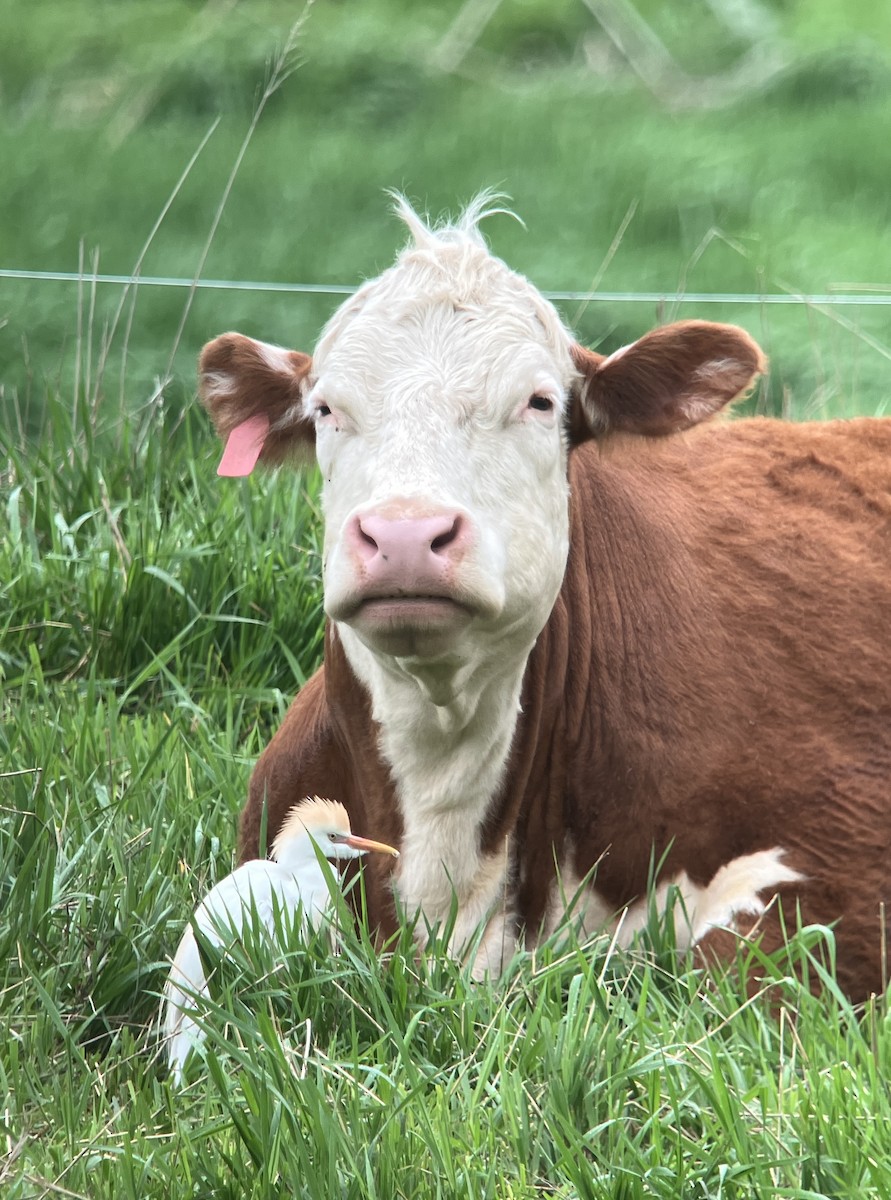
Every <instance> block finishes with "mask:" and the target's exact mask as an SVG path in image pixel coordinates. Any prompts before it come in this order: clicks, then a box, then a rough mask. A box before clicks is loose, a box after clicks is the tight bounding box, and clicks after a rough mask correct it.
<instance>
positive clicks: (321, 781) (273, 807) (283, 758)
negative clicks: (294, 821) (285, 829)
mask: <svg viewBox="0 0 891 1200" xmlns="http://www.w3.org/2000/svg"><path fill="white" fill-rule="evenodd" d="M346 782H347V781H346V779H345V772H344V770H343V756H342V755H340V754H339V753H338V750H337V739H336V736H335V731H334V727H333V724H332V720H331V711H330V707H329V704H328V697H327V694H326V687H325V668H324V667H320V668H319V670H318V671H316V673H315V674H314V675H313V676H312V677H311V678H310V679H309V680H308V681H307V682H306V683H305V684H304V686H303V687H302V688H301V689H300V691H299V692H298V693H297V696H296V697H295V699H294V701H293V702H292V704H291V706H290V708H289V709H288V712H287V714H286V715H285V719H284V721H283V722H282V724H281V726H280V727H279V729H278V731H277V732H276V734H275V736H274V737H273V739H272V741H271V742H270V743H269V745H268V746H267V747H266V749H265V750H264V751H263V753H262V754H261V755H260V758H259V759H258V761H257V764H256V766H255V768H254V771H253V774H252V776H251V782H250V790H249V796H248V802H247V805H246V807H245V809H244V812H243V813H242V817H241V828H240V834H239V858H240V859H241V860H242V861H244V860H245V859H248V858H256V857H258V856H259V854H260V851H261V841H265V844H266V846H267V847H268V845H269V844H270V843H271V841H272V839H273V837H274V836H275V834H276V832H277V831H278V830H279V829H280V828H281V825H282V822H283V821H284V818H285V815H286V814H287V812H288V810H289V809H290V808H291V807H292V806H293V805H294V804H297V803H298V802H299V801H300V800H302V799H304V797H306V796H311V795H318V796H325V797H328V798H330V799H333V800H339V801H340V802H341V803H342V804H344V805H345V806H346V808H347V811H348V812H349V810H350V805H349V803H348V799H349V797H348V794H347V793H348V788H347V787H346ZM264 830H265V834H266V836H265V838H264V837H263V833H264Z"/></svg>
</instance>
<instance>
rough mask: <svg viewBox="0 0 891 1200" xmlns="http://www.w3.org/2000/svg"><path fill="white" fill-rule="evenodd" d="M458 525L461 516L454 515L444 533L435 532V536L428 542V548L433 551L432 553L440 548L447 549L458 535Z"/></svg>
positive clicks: (436, 552) (459, 524) (435, 552)
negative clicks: (449, 526)
mask: <svg viewBox="0 0 891 1200" xmlns="http://www.w3.org/2000/svg"><path fill="white" fill-rule="evenodd" d="M460 526H461V518H460V517H455V519H454V521H453V522H452V525H451V528H450V529H447V530H446V531H445V532H444V533H440V534H437V536H436V537H435V538H434V539H433V541H432V542H431V543H430V549H431V550H432V551H433V552H434V554H438V553H439V551H440V550H445V549H447V548H448V547H449V546H450V545H451V544H452V542H454V541H455V539H456V538H457V536H458V533H459V530H460Z"/></svg>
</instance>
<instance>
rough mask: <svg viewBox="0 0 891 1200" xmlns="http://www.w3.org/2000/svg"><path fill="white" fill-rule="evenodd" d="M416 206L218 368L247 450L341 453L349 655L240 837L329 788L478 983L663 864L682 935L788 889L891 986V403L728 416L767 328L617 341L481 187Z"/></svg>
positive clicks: (303, 703)
mask: <svg viewBox="0 0 891 1200" xmlns="http://www.w3.org/2000/svg"><path fill="white" fill-rule="evenodd" d="M396 207H397V210H398V213H399V216H400V217H401V218H402V220H403V221H404V222H405V224H406V225H407V226H408V230H409V237H410V240H409V243H408V245H407V247H406V248H405V249H404V250H403V251H402V253H401V254H400V255H399V256H398V258H397V260H396V262H395V264H394V265H393V266H392V267H391V268H390V269H388V270H386V271H385V272H384V273H383V274H382V275H380V276H379V277H378V278H375V279H372V280H370V281H368V282H366V283H365V284H364V285H363V286H361V287H360V288H359V289H358V291H357V292H356V293H355V294H354V295H353V296H352V297H350V298H349V299H348V300H347V301H346V302H345V303H344V304H343V306H342V307H341V308H340V309H339V310H338V311H337V312H336V313H335V314H334V316H333V317H332V318H331V320H330V321H329V323H328V324H327V326H326V328H325V330H324V331H323V333H322V336H321V339H320V341H319V343H318V345H317V347H316V349H315V351H314V353H313V354H312V356H311V357H310V356H309V355H307V354H304V353H300V352H297V351H294V350H287V349H283V348H281V347H279V346H275V345H270V344H267V343H264V342H259V341H255V340H253V339H251V338H248V337H246V336H243V335H241V334H237V333H227V334H223V335H222V336H220V337H218V338H217V339H216V340H214V341H212V342H210V343H209V344H208V345H207V346H206V347H205V348H204V350H203V352H202V355H201V359H200V365H199V373H200V395H201V399H202V402H203V404H204V405H205V407H206V408H207V410H208V411H209V413H210V415H211V417H212V419H213V422H214V424H215V426H216V430H217V432H218V433H219V435H220V436H221V438H222V439H223V440H224V441H225V442H226V450H225V453H224V458H223V463H222V464H221V468H220V469H221V472H224V473H228V474H246V473H248V472H249V471H250V470H251V469H252V467H253V465H254V464H255V462H257V461H260V462H261V463H266V464H267V465H277V464H282V463H287V462H289V461H291V462H300V461H306V460H309V459H312V458H313V457H315V459H316V461H317V462H318V464H319V467H320V468H321V474H322V505H323V513H324V522H325V536H324V556H323V583H324V605H325V613H326V618H327V620H326V633H325V651H324V665H323V666H322V667H321V668H320V670H319V671H318V672H317V673H316V674H315V675H314V676H313V677H312V678H311V679H310V680H309V682H308V683H307V684H306V685H305V686H304V687H303V688H302V689H301V690H300V692H299V693H298V695H297V697H296V699H295V700H294V702H293V704H292V706H291V707H290V709H289V711H288V713H287V714H286V716H285V719H284V722H283V724H282V725H281V727H280V728H279V730H278V732H277V733H276V734H275V736H274V737H273V738H272V740H271V742H270V743H269V745H268V746H267V748H266V749H265V751H264V752H263V754H262V755H261V757H260V758H259V760H258V762H257V764H256V766H255V769H254V771H253V775H252V779H251V783H250V792H249V799H248V802H247V805H246V808H245V809H244V812H243V814H242V818H241V825H240V857H241V858H242V859H245V858H249V857H251V856H254V855H256V854H257V853H258V849H259V848H260V836H261V829H265V833H266V838H267V840H268V841H269V842H271V841H272V840H273V838H274V837H275V835H276V833H277V832H278V830H279V829H280V827H281V824H282V821H283V819H284V817H285V814H286V813H287V812H288V810H289V809H290V808H291V807H292V806H293V804H294V803H295V802H297V801H299V800H300V799H301V798H302V797H303V796H305V795H312V794H316V793H317V794H320V795H325V796H330V797H331V798H332V799H334V800H338V801H340V802H341V803H342V804H344V805H345V806H346V808H347V810H348V812H349V815H350V819H351V821H352V823H353V825H354V826H355V827H356V828H361V829H362V830H363V831H364V832H367V833H368V834H369V835H370V836H373V837H374V838H377V839H380V840H382V841H385V842H388V843H391V844H393V845H396V846H398V847H399V848H400V850H401V857H400V858H399V860H398V863H394V861H393V860H387V861H386V862H385V861H384V860H383V859H378V860H375V861H373V862H369V863H368V864H367V869H366V884H367V911H368V916H369V919H370V921H371V922H372V924H373V926H374V927H375V928H376V929H377V930H378V931H379V933H380V935H381V936H382V937H385V936H386V935H388V934H389V933H392V932H393V931H394V930H396V929H397V928H398V926H399V922H400V921H403V920H416V925H415V928H416V930H421V931H422V936H423V937H426V931H427V930H428V929H432V928H436V927H449V928H450V929H451V934H450V941H449V946H450V949H451V951H452V952H453V953H454V954H456V955H467V956H469V957H470V959H471V963H472V968H473V970H474V972H475V973H476V974H477V975H478V976H479V975H485V974H486V973H487V972H488V973H492V974H495V973H497V972H498V971H500V970H501V969H502V967H503V964H504V961H505V958H506V956H509V955H510V954H511V953H513V951H514V949H515V947H516V946H517V944H518V942H523V944H525V945H526V946H527V947H528V946H534V945H535V944H536V943H537V941H538V940H539V939H540V938H542V937H543V936H545V935H547V934H548V933H549V932H550V931H551V930H553V929H554V928H555V926H556V925H557V924H558V922H559V921H560V919H561V917H562V914H563V913H564V910H565V908H566V905H567V903H568V902H569V901H570V900H572V901H573V902H574V904H575V911H576V914H577V917H578V919H579V920H580V922H581V924H582V927H583V928H584V929H586V930H594V929H598V928H606V927H610V925H611V923H612V928H614V929H618V930H620V933H619V938H620V940H622V941H623V943H624V941H626V940H627V939H628V937H629V936H630V935H631V934H632V933H634V931H636V930H637V929H639V928H640V926H641V925H642V924H643V922H644V919H645V916H646V912H647V908H648V903H650V902H651V901H648V900H647V895H648V888H649V889H650V893H649V894H650V896H651V897H652V896H653V894H654V890H655V896H656V900H657V902H662V901H665V900H666V898H667V895H668V893H671V894H673V895H678V896H679V897H680V899H681V901H682V903H681V904H680V905H678V906H676V909H675V911H676V913H677V912H678V911H680V912H681V914H682V916H681V918H678V917H677V916H676V918H675V920H676V925H677V936H678V941H679V943H680V944H681V945H682V946H690V945H693V944H696V945H697V946H698V947H699V949H700V951H701V952H702V953H703V954H704V955H707V956H711V955H714V954H717V955H720V956H726V955H728V954H730V953H732V951H733V947H734V946H735V945H737V944H738V939H739V938H742V937H745V936H747V935H749V934H750V933H751V932H752V930H753V929H755V928H757V931H758V935H759V937H760V938H761V944H762V946H763V947H764V949H765V950H766V951H773V950H774V949H776V948H777V947H779V946H781V945H782V943H783V939H784V932H785V924H784V916H783V913H784V912H785V920H789V919H794V918H797V919H800V920H801V921H803V922H806V923H809V924H810V923H816V924H820V925H833V924H834V925H835V926H836V933H837V974H838V980H839V983H840V985H841V986H842V987H843V988H844V989H845V990H846V991H847V992H848V993H849V994H850V995H852V996H854V997H864V996H866V995H868V994H869V993H870V992H871V991H876V990H878V989H881V988H883V987H884V985H885V982H886V980H885V977H884V969H883V961H884V958H883V945H884V924H883V922H884V906H885V905H886V903H887V902H888V901H889V900H891V652H889V648H891V421H885V420H881V419H865V418H864V419H852V420H846V421H830V422H814V423H801V424H796V423H791V422H785V421H780V420H776V419H767V418H758V417H754V418H738V419H722V418H721V414H725V415H726V410H727V406H728V405H729V404H730V402H731V401H733V400H734V399H735V398H737V397H739V396H741V395H743V394H745V393H746V392H747V390H748V389H749V388H750V387H751V385H752V383H753V381H754V380H755V379H756V378H757V377H758V375H759V374H760V373H762V372H763V371H764V370H765V361H764V358H763V356H762V353H761V351H760V349H759V348H758V346H757V344H756V343H755V342H754V341H753V339H752V338H751V337H750V336H749V335H748V334H747V333H746V332H744V331H743V330H742V329H740V328H738V327H735V326H731V325H722V324H715V323H710V322H705V321H682V322H679V323H676V324H669V325H665V326H663V327H661V328H657V329H655V330H653V331H651V332H649V333H647V334H645V335H644V336H642V337H641V338H640V339H639V340H637V341H635V342H634V343H632V344H631V345H629V346H626V347H623V348H622V349H621V350H617V351H615V352H614V353H612V354H609V355H608V356H605V355H602V354H599V353H597V352H595V351H593V350H590V349H585V348H584V347H582V346H581V345H579V344H578V343H577V342H576V341H575V340H574V338H573V336H572V334H571V333H570V332H569V331H568V330H567V328H566V327H565V326H564V324H563V323H562V321H561V319H560V317H559V316H558V314H557V312H556V310H555V309H554V308H553V306H552V305H551V304H550V303H549V302H548V301H547V300H546V299H545V298H544V297H543V296H542V295H541V293H540V292H539V291H538V290H537V289H536V288H535V287H534V286H533V285H532V284H531V283H530V282H529V281H528V280H526V279H525V278H523V277H521V276H520V275H518V274H516V273H514V272H513V271H511V270H510V269H509V268H508V267H507V266H506V265H505V264H504V263H503V262H502V261H500V260H499V259H498V258H496V257H495V256H494V255H493V254H492V253H491V252H490V250H489V248H488V246H487V244H486V242H485V240H484V238H483V236H482V234H481V232H480V229H479V225H480V221H481V220H482V218H483V217H484V216H486V215H488V209H487V205H486V202H485V200H483V199H480V200H478V201H477V202H474V203H473V204H471V205H470V206H469V207H468V208H467V209H466V210H465V211H464V213H463V214H462V216H461V217H460V218H459V219H458V220H456V221H455V222H453V223H445V224H442V223H441V224H438V225H431V224H430V223H428V221H427V220H426V219H423V218H422V217H421V216H419V215H418V214H417V213H416V212H415V211H414V210H413V209H412V208H411V207H410V205H409V204H408V203H407V201H405V200H404V199H402V198H397V201H396ZM620 920H621V926H619V925H618V924H617V922H618V921H620ZM450 923H451V924H450Z"/></svg>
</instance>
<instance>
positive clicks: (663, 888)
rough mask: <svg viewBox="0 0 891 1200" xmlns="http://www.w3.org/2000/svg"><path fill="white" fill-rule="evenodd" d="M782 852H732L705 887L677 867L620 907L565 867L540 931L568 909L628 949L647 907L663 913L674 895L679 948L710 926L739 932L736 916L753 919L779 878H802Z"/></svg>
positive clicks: (574, 918)
mask: <svg viewBox="0 0 891 1200" xmlns="http://www.w3.org/2000/svg"><path fill="white" fill-rule="evenodd" d="M784 855H785V851H784V850H782V849H781V848H779V847H775V848H774V849H773V850H759V851H757V852H756V853H755V854H744V855H742V856H741V857H739V858H734V859H732V860H731V861H730V862H729V863H725V864H724V866H723V867H721V868H719V870H717V871H716V872H715V874H714V876H713V878H712V880H711V882H710V883H708V884H707V885H706V886H705V887H699V886H697V884H695V883H693V881H692V880H691V879H690V877H689V875H688V874H687V873H686V871H681V872H680V874H678V875H676V876H675V877H674V878H673V879H670V880H663V882H661V883H659V884H658V885H657V887H656V889H655V892H654V894H653V896H652V897H647V896H644V897H641V898H640V899H638V900H635V901H633V902H632V903H631V904H629V905H628V906H627V907H625V908H623V909H621V910H620V911H619V912H618V913H616V912H614V911H611V910H610V908H609V905H608V904H607V903H606V902H605V901H604V899H603V897H602V896H601V895H600V894H599V893H598V892H597V889H596V887H583V886H582V884H581V881H580V880H579V879H578V878H577V877H575V876H573V874H572V872H567V871H564V872H563V873H562V874H561V878H560V879H559V880H558V881H557V882H556V883H555V884H554V886H553V888H552V892H551V897H550V901H549V904H548V913H547V916H546V919H545V923H544V928H543V931H542V932H543V936H547V935H548V934H549V933H551V932H552V931H553V930H554V929H555V928H556V927H557V925H558V924H559V920H560V917H561V915H562V914H565V913H568V916H569V919H570V921H571V922H575V923H577V924H578V926H579V929H580V931H581V932H582V933H583V934H593V933H598V932H608V933H611V934H612V935H613V936H614V937H615V941H616V945H617V946H619V947H620V948H622V949H627V948H628V946H630V945H631V943H632V942H633V941H634V939H635V937H636V936H637V935H638V934H639V933H640V932H641V930H642V929H644V928H645V926H646V924H647V922H648V920H649V917H650V913H651V911H652V910H655V912H656V913H657V914H658V915H659V916H662V915H663V914H664V913H665V911H666V909H667V907H668V905H669V901H670V900H672V899H673V900H674V907H673V918H674V926H675V941H676V945H677V947H678V949H679V950H687V949H689V948H690V947H691V946H694V945H695V944H696V943H697V942H698V941H700V940H701V939H702V938H703V937H705V935H706V934H707V933H708V932H709V930H710V929H731V930H733V931H734V932H739V930H738V929H737V918H738V917H741V916H747V917H752V918H755V919H757V918H758V917H760V916H761V914H762V913H763V912H764V910H765V909H766V908H767V905H768V903H769V902H770V900H771V899H772V898H773V895H774V894H775V892H776V889H777V888H778V887H779V886H780V885H781V884H784V883H799V882H800V881H801V880H803V879H804V878H805V876H803V875H802V874H801V873H800V872H799V871H796V870H794V869H793V868H792V867H789V866H786V864H785V863H784V862H783V857H784Z"/></svg>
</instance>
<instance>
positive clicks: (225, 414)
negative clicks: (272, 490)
mask: <svg viewBox="0 0 891 1200" xmlns="http://www.w3.org/2000/svg"><path fill="white" fill-rule="evenodd" d="M311 368H312V359H311V358H310V356H309V355H308V354H301V353H300V352H299V351H298V350H284V349H282V347H281V346H271V345H269V344H268V343H267V342H257V341H254V339H253V338H249V337H245V336H244V335H243V334H241V333H224V334H221V335H220V337H218V338H214V340H213V341H212V342H208V343H207V345H206V346H205V347H204V349H203V350H202V351H201V356H200V358H199V359H198V394H199V396H200V398H201V403H202V404H203V405H204V407H205V408H206V409H207V411H208V412H209V413H210V416H211V419H212V420H213V423H214V427H215V428H216V431H217V433H218V434H219V436H220V438H221V439H222V440H223V441H224V442H225V444H226V448H225V450H224V451H223V459H222V462H221V463H220V466H219V474H220V475H249V474H250V473H251V471H252V470H253V468H254V465H255V463H256V462H257V460H258V459H259V460H260V461H261V462H263V463H264V464H266V465H267V466H277V465H278V464H279V463H283V462H285V461H287V460H288V459H292V460H301V459H302V460H304V461H306V460H307V459H309V458H311V457H312V455H313V453H314V451H315V426H314V425H313V423H312V422H311V421H309V420H307V418H306V415H305V413H304V409H303V393H304V389H305V384H306V380H307V378H308V376H309V373H310V370H311Z"/></svg>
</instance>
